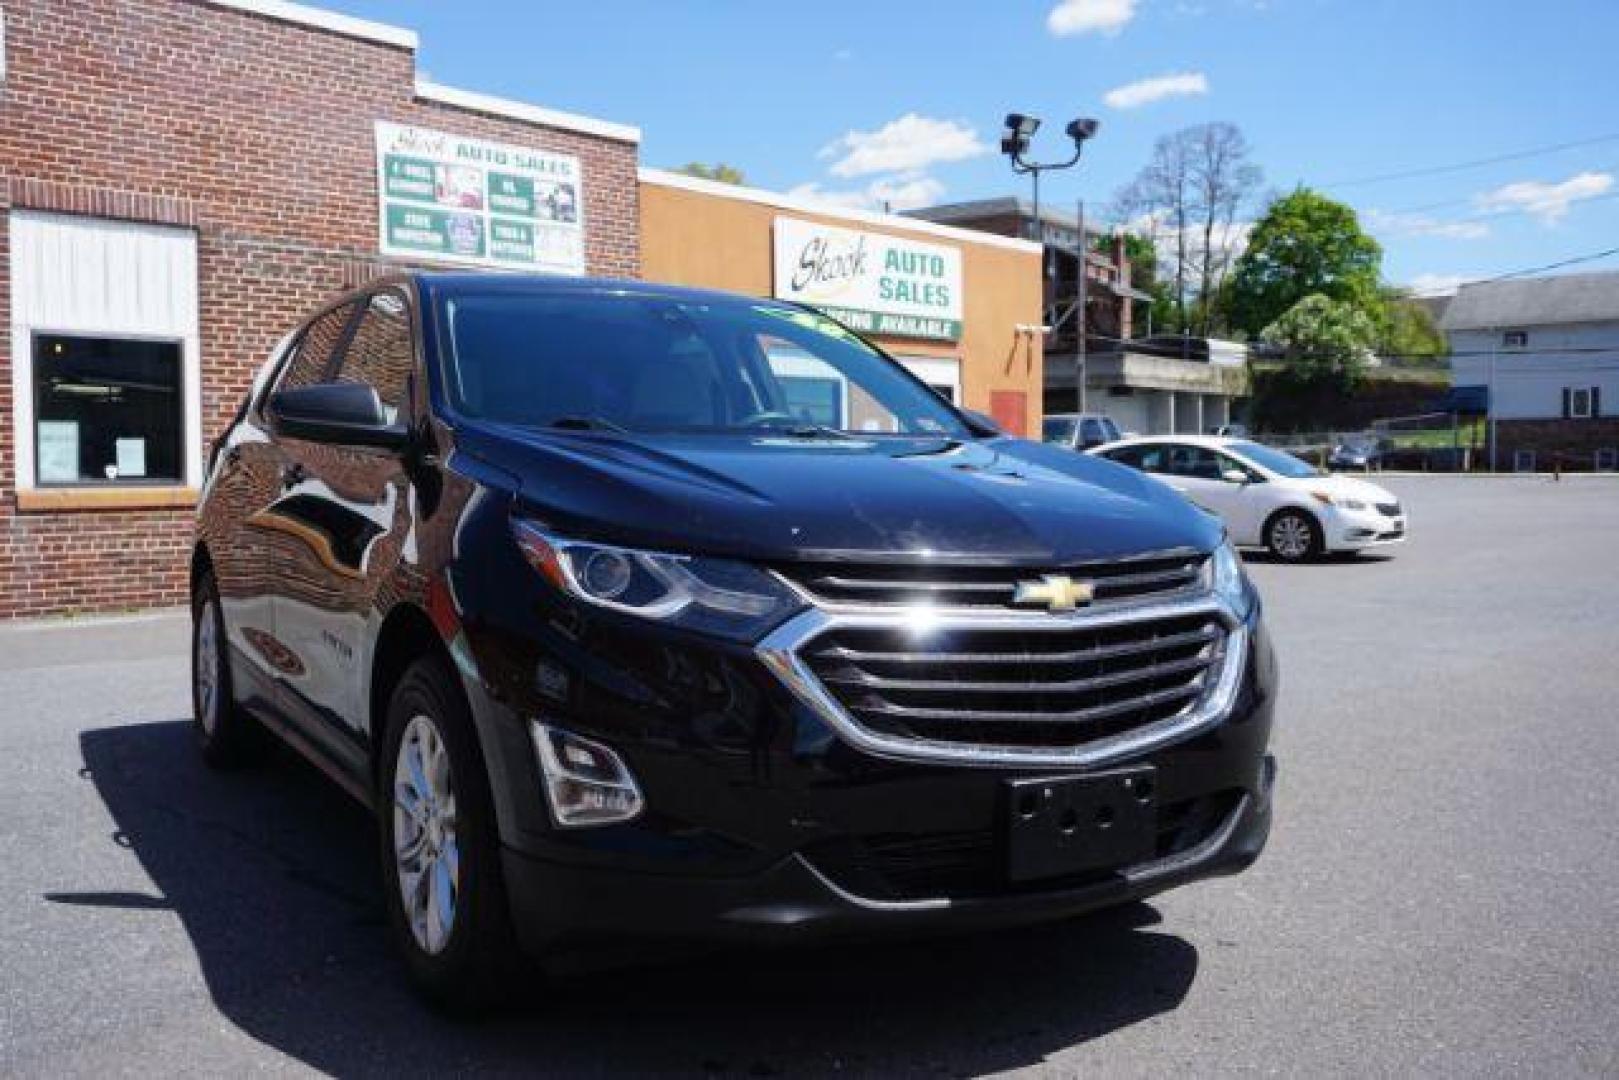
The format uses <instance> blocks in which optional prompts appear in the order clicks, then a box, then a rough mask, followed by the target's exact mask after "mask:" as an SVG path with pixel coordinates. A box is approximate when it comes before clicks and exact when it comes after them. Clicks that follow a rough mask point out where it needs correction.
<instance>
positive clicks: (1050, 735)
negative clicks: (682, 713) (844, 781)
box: [758, 593, 1248, 767]
mask: <svg viewBox="0 0 1619 1080" xmlns="http://www.w3.org/2000/svg"><path fill="white" fill-rule="evenodd" d="M952 638H956V639H958V640H959V639H967V640H968V644H966V645H964V646H963V647H961V648H952V647H951V646H950V645H949V642H950V640H951V639H952ZM873 639H875V640H873ZM885 639H886V641H892V642H895V643H903V644H896V645H895V647H893V648H889V647H886V643H885ZM929 641H934V642H939V643H940V644H938V645H936V646H935V647H929V645H928V642H929ZM1003 642H1004V644H1003ZM1047 644H1049V645H1050V646H1051V647H1050V648H1047V647H1046V646H1047ZM1247 645H1248V642H1247V630H1246V628H1245V627H1244V626H1243V624H1242V622H1241V620H1240V619H1239V618H1238V617H1237V616H1236V615H1235V614H1234V613H1233V612H1231V611H1229V610H1227V609H1226V608H1225V607H1224V606H1223V605H1221V604H1220V603H1219V602H1217V601H1216V600H1215V598H1214V597H1212V596H1210V595H1207V594H1202V593H1199V594H1196V595H1193V596H1190V597H1186V598H1175V599H1167V598H1166V599H1154V600H1150V601H1138V602H1136V603H1133V604H1118V605H1112V606H1110V607H1103V606H1099V607H1096V608H1091V609H1087V610H1081V611H1076V612H1065V613H1050V612H1023V611H996V610H993V609H990V610H983V609H979V610H969V609H955V610H948V609H940V610H934V609H930V608H922V609H917V608H889V609H884V608H880V607H877V606H875V605H871V606H867V605H861V606H843V607H827V608H814V609H811V610H808V611H805V612H803V613H802V614H800V615H798V616H796V617H795V618H793V619H791V620H789V621H788V622H787V623H786V624H784V625H783V626H781V627H780V628H779V629H777V630H776V631H775V632H774V633H773V634H771V635H770V636H769V637H768V638H766V639H765V641H763V642H761V643H760V645H759V646H758V653H759V656H760V658H761V659H762V660H763V662H764V663H765V664H766V666H767V667H769V668H770V669H771V670H772V671H773V672H775V673H776V675H777V676H778V677H779V678H781V679H782V681H783V682H784V683H785V684H786V685H787V686H788V687H789V688H790V689H791V690H792V692H793V693H794V695H795V696H796V697H797V698H798V699H799V700H800V701H801V702H803V703H804V704H805V705H806V706H807V707H809V708H810V709H812V710H813V711H814V712H815V713H816V715H818V716H819V717H821V718H822V719H823V720H824V721H825V722H826V723H827V724H828V726H829V727H831V728H832V729H833V730H834V731H835V732H836V733H837V734H838V735H839V737H840V738H842V739H844V740H845V741H846V742H848V743H850V744H851V745H853V746H855V747H857V748H859V749H862V750H864V751H867V752H869V753H872V754H876V755H880V756H885V757H892V758H900V759H911V760H926V761H948V762H954V763H958V764H967V765H996V766H1008V765H1010V766H1040V765H1061V766H1070V767H1072V766H1086V765H1095V764H1100V763H1105V762H1109V761H1116V760H1120V759H1122V758H1125V757H1128V756H1131V755H1134V754H1139V753H1141V752H1143V751H1147V750H1151V749H1153V748H1156V747H1158V746H1161V745H1164V744H1166V743H1169V742H1173V741H1176V740H1179V739H1184V738H1188V737H1190V736H1192V735H1194V734H1196V733H1198V732H1200V731H1203V730H1206V729H1207V728H1209V727H1212V726H1213V725H1215V724H1217V723H1219V722H1220V721H1221V720H1222V719H1224V718H1225V716H1226V715H1228V714H1229V712H1230V711H1231V708H1232V705H1233V703H1234V701H1235V700H1236V694H1237V689H1238V687H1239V686H1240V684H1241V678H1242V670H1243V667H1244V665H1245V664H1246V662H1247ZM885 665H889V666H890V667H889V668H888V670H886V671H885V670H884V666H885ZM956 665H967V666H970V669H971V670H970V673H962V672H956V671H953V670H951V669H952V668H954V667H955V666H956ZM1065 665H1071V666H1073V667H1076V668H1082V669H1084V671H1083V674H1081V673H1080V672H1078V671H1064V670H1063V668H1064V666H1065ZM1121 665H1128V666H1125V667H1122V668H1121ZM895 668H897V669H898V670H894V669H895ZM873 669H876V670H873ZM935 673H936V674H935ZM999 674H1005V676H1006V678H1004V679H1001V680H997V679H996V678H995V677H994V676H996V675H999ZM963 676H965V677H963ZM1053 676H1058V677H1056V678H1053Z"/></svg>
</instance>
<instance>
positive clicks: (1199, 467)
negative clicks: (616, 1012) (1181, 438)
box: [1169, 446, 1220, 480]
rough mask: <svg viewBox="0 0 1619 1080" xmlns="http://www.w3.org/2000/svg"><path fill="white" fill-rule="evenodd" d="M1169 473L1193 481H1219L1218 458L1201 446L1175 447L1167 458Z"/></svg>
mask: <svg viewBox="0 0 1619 1080" xmlns="http://www.w3.org/2000/svg"><path fill="white" fill-rule="evenodd" d="M1169 471H1170V473H1171V474H1173V475H1175V476H1185V477H1189V478H1191V479H1194V480H1218V479H1220V458H1219V455H1217V454H1215V452H1214V451H1212V450H1209V449H1207V448H1206V447H1202V446H1177V447H1174V448H1173V449H1172V451H1171V452H1170V457H1169Z"/></svg>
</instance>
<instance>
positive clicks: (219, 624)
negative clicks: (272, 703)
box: [191, 573, 265, 769]
mask: <svg viewBox="0 0 1619 1080" xmlns="http://www.w3.org/2000/svg"><path fill="white" fill-rule="evenodd" d="M191 714H192V721H191V729H192V734H193V736H194V737H195V738H196V740H197V748H198V749H199V750H200V751H201V752H202V759H203V760H204V761H205V762H207V763H208V764H209V765H211V766H213V767H214V768H216V769H229V768H235V767H237V766H240V765H245V764H248V763H249V762H251V761H254V760H256V759H257V758H259V757H260V756H262V754H263V751H264V745H265V740H264V730H263V729H262V728H261V727H260V726H259V723H258V721H257V720H254V719H253V717H251V716H249V715H248V714H247V712H246V711H245V710H243V709H242V708H241V707H240V706H239V705H237V704H236V697H235V693H234V691H233V688H232V686H231V676H230V656H229V654H228V652H227V650H226V645H225V615H224V610H223V608H221V606H220V603H219V586H218V585H217V584H216V583H215V582H214V576H213V575H212V574H211V573H205V574H204V575H203V576H202V579H201V580H200V581H198V582H197V588H196V590H195V592H194V594H193V596H192V607H191Z"/></svg>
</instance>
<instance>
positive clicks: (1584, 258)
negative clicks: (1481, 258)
mask: <svg viewBox="0 0 1619 1080" xmlns="http://www.w3.org/2000/svg"><path fill="white" fill-rule="evenodd" d="M1615 255H1619V247H1611V248H1608V249H1607V250H1606V251H1593V252H1592V253H1591V254H1589V255H1576V256H1574V257H1573V258H1570V259H1561V260H1559V261H1557V262H1554V263H1547V264H1546V265H1544V266H1531V267H1528V268H1527V269H1524V270H1513V271H1511V272H1509V273H1505V274H1497V275H1496V276H1495V277H1487V278H1479V279H1478V280H1477V281H1468V282H1464V284H1467V285H1485V284H1488V283H1489V282H1492V281H1506V280H1508V279H1509V278H1517V277H1528V276H1529V275H1530V274H1544V273H1545V272H1546V271H1548V270H1561V269H1562V268H1563V267H1565V266H1578V265H1580V264H1581V263H1588V262H1596V261H1597V260H1599V259H1609V258H1612V257H1613V256H1615Z"/></svg>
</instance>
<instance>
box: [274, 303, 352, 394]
mask: <svg viewBox="0 0 1619 1080" xmlns="http://www.w3.org/2000/svg"><path fill="white" fill-rule="evenodd" d="M355 306H356V305H354V304H343V305H341V306H340V307H335V308H333V309H332V310H331V311H328V312H327V313H326V314H324V315H322V316H321V317H320V318H318V319H316V320H315V321H314V322H312V323H310V324H309V328H308V329H307V330H305V331H304V335H303V337H302V338H300V339H299V341H298V344H297V345H296V346H294V352H293V355H292V359H291V360H290V361H289V362H288V363H287V368H286V371H284V372H283V373H282V375H281V382H280V384H279V385H280V388H281V389H283V390H287V389H291V388H292V387H295V386H313V385H314V384H315V383H323V382H329V381H330V376H329V375H328V371H329V369H330V366H331V363H332V355H333V354H334V353H335V352H336V351H337V350H338V348H339V347H340V346H341V345H342V344H343V339H344V337H345V336H346V335H347V333H348V326H349V319H350V318H351V317H352V316H353V315H354V309H355Z"/></svg>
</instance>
